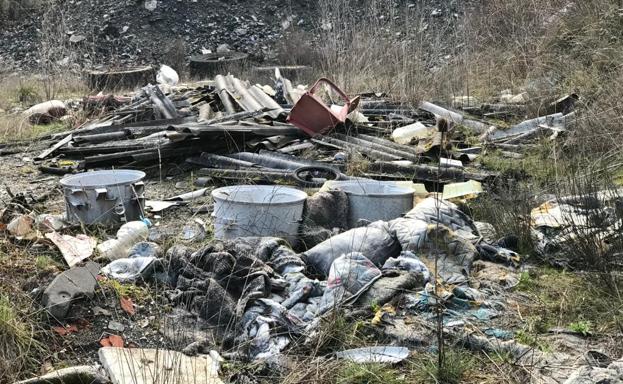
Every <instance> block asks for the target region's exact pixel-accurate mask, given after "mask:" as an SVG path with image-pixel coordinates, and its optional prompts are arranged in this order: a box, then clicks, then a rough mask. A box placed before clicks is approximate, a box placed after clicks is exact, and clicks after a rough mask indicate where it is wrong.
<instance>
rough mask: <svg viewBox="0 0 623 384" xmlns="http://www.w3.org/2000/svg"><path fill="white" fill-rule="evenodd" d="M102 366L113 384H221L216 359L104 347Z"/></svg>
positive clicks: (150, 350)
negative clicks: (214, 362)
mask: <svg viewBox="0 0 623 384" xmlns="http://www.w3.org/2000/svg"><path fill="white" fill-rule="evenodd" d="M98 354H99V358H100V362H101V363H102V365H103V366H104V369H105V370H106V372H107V373H108V376H109V377H110V379H111V381H112V382H113V384H165V383H176V384H220V383H222V381H221V379H219V377H218V373H217V372H216V371H215V370H214V368H213V367H214V364H213V361H212V358H211V357H210V356H207V355H202V356H195V357H189V356H186V355H184V354H182V353H180V352H176V351H169V350H158V349H141V348H114V347H104V348H101V349H100V350H99V353H98Z"/></svg>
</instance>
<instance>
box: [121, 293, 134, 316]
mask: <svg viewBox="0 0 623 384" xmlns="http://www.w3.org/2000/svg"><path fill="white" fill-rule="evenodd" d="M119 304H120V305H121V309H123V310H124V311H125V313H127V314H128V315H130V316H133V315H134V314H135V313H136V308H134V303H133V302H132V299H130V298H129V297H120V298H119Z"/></svg>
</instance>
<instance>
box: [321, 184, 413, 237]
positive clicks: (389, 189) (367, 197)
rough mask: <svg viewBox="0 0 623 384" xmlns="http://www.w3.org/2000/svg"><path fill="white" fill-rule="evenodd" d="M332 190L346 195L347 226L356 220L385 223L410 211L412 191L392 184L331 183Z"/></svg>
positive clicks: (353, 225)
mask: <svg viewBox="0 0 623 384" xmlns="http://www.w3.org/2000/svg"><path fill="white" fill-rule="evenodd" d="M331 188H333V189H340V190H342V191H344V192H346V194H347V195H348V227H349V228H354V227H355V226H357V222H358V221H359V220H362V219H363V220H367V221H370V222H373V221H377V220H383V221H388V220H392V219H395V218H398V217H400V216H401V215H402V214H403V213H406V212H408V211H410V210H411V209H412V208H413V190H412V189H410V188H405V187H400V186H397V185H396V184H395V183H392V182H383V181H375V180H340V181H332V182H331Z"/></svg>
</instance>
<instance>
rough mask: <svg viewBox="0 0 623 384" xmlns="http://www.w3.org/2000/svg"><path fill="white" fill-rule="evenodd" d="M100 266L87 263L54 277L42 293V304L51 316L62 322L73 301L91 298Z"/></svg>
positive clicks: (90, 262)
mask: <svg viewBox="0 0 623 384" xmlns="http://www.w3.org/2000/svg"><path fill="white" fill-rule="evenodd" d="M99 270H100V265H99V264H97V263H94V262H92V261H88V262H87V263H86V264H85V266H84V267H73V268H70V269H69V270H67V271H65V272H63V273H61V274H60V275H58V276H56V278H55V279H54V280H52V282H51V283H50V285H48V287H47V288H46V289H45V291H44V292H43V300H42V304H43V305H44V306H45V308H46V310H47V311H48V312H49V314H50V315H51V316H53V317H54V318H55V319H57V320H62V319H64V318H65V316H67V312H68V311H69V308H70V306H71V303H72V302H73V301H74V300H77V299H80V298H82V297H85V296H86V297H93V294H94V293H95V288H96V287H97V280H96V279H95V277H96V276H97V273H98V272H99Z"/></svg>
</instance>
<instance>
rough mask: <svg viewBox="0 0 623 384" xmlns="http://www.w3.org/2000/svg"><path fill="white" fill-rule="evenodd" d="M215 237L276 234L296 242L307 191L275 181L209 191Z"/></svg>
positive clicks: (229, 237) (231, 237) (226, 237)
mask: <svg viewBox="0 0 623 384" xmlns="http://www.w3.org/2000/svg"><path fill="white" fill-rule="evenodd" d="M212 197H213V198H214V213H213V214H212V216H213V217H214V237H215V238H217V239H234V238H237V237H245V236H275V237H281V238H284V239H286V240H288V241H289V242H290V243H295V242H296V240H297V237H298V234H299V226H300V224H301V220H302V218H303V207H304V205H305V199H306V198H307V194H306V193H305V192H303V191H300V190H298V189H295V188H291V187H284V186H278V185H234V186H230V187H223V188H218V189H215V190H214V191H212Z"/></svg>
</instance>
